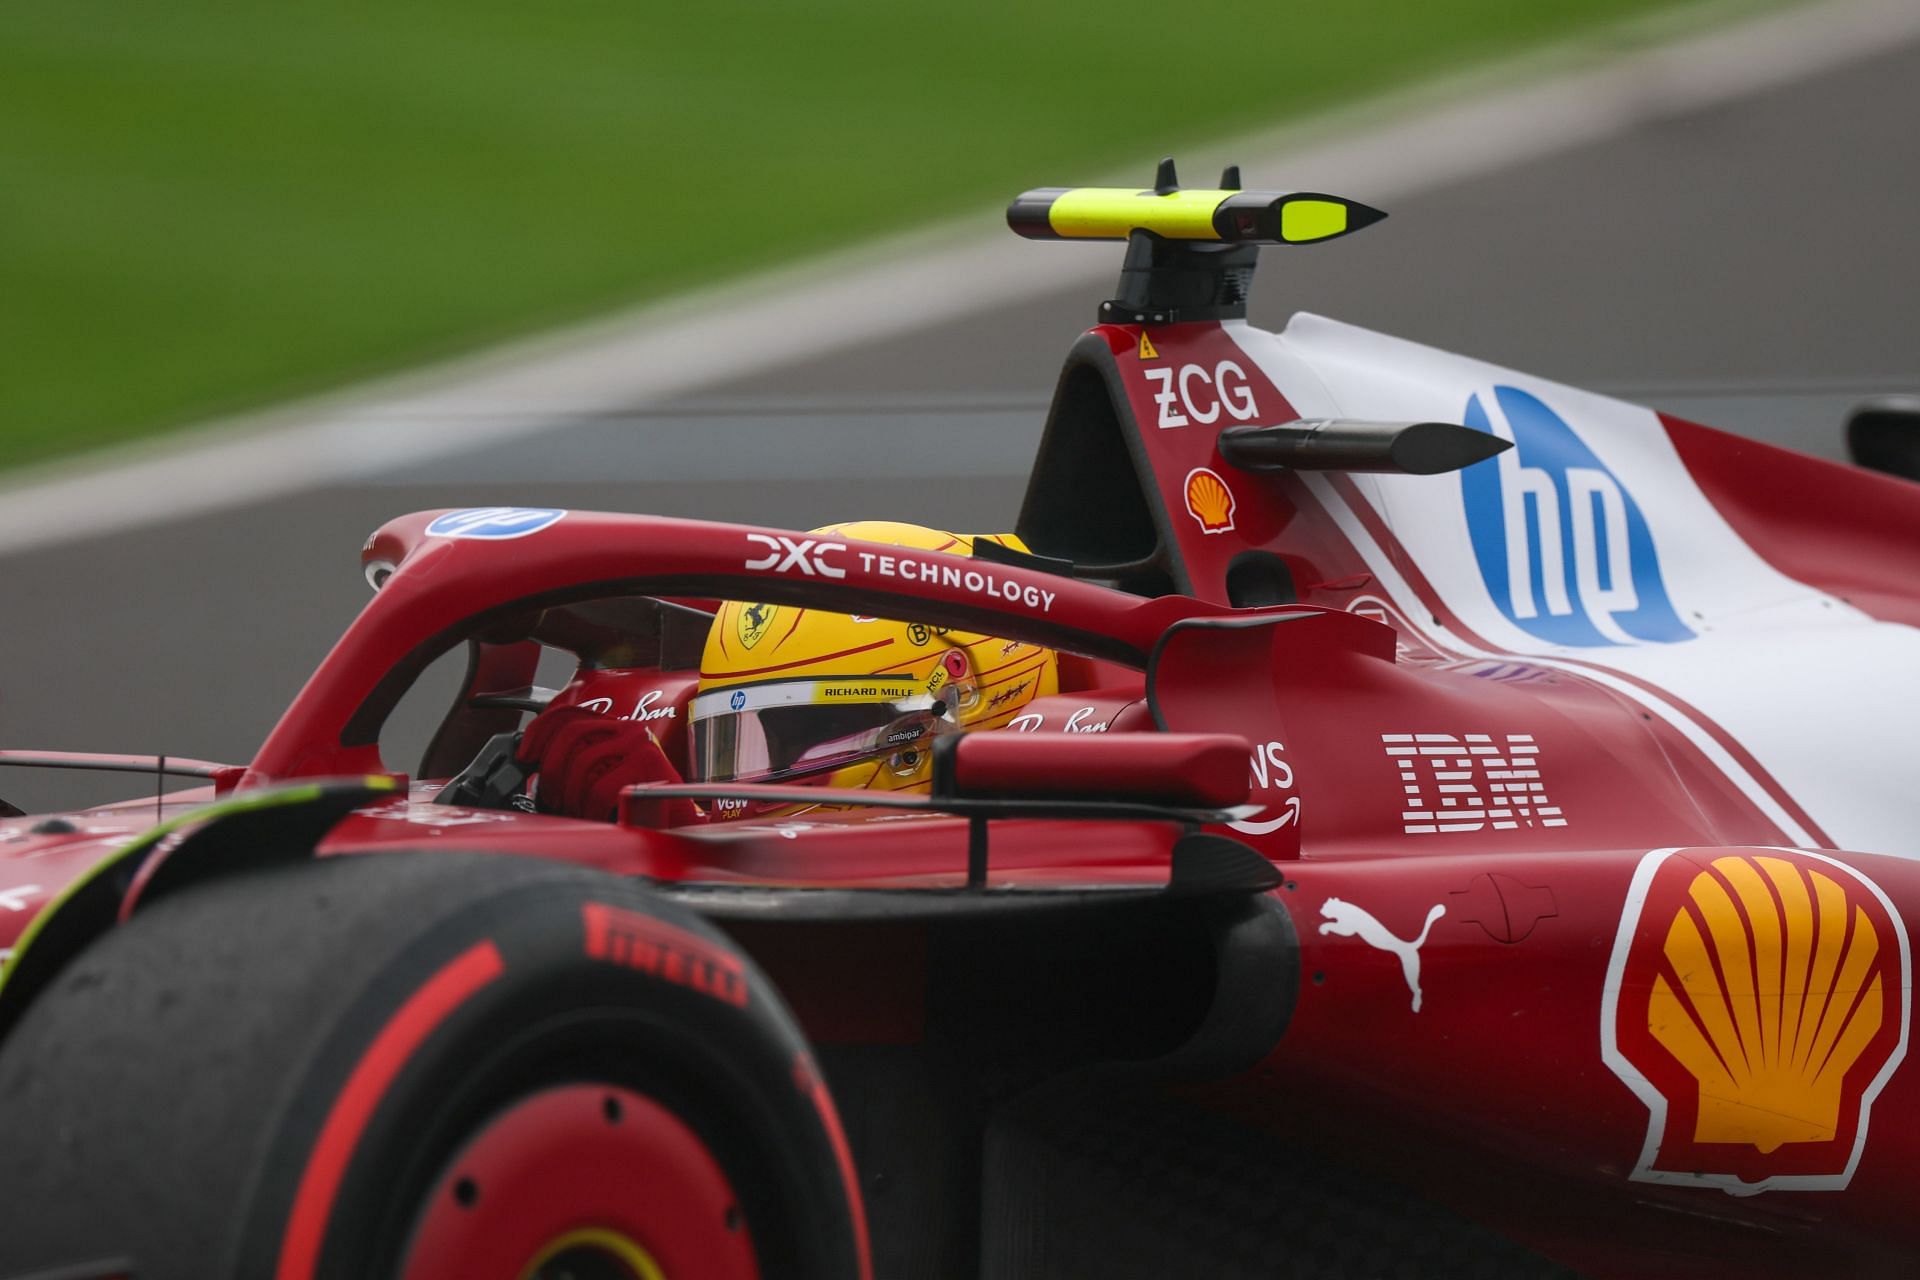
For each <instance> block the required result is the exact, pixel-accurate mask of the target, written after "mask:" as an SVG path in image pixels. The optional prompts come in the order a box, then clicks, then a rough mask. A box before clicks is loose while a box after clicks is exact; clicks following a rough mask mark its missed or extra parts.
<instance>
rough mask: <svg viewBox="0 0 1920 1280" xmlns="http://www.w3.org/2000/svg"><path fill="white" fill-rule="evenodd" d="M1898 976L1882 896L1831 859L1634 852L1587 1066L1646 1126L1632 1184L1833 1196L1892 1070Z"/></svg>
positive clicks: (1901, 1039) (1899, 935)
mask: <svg viewBox="0 0 1920 1280" xmlns="http://www.w3.org/2000/svg"><path fill="white" fill-rule="evenodd" d="M1910 964H1911V960H1910V957H1909V953H1908V947H1907V933H1906V926H1905V924H1904V923H1903V922H1902V920H1901V918H1900V916H1899V913H1898V912H1896V911H1895V910H1894V909H1893V905H1892V903H1891V902H1890V901H1889V899H1888V898H1887V896H1886V894H1885V893H1883V892H1882V891H1881V889H1880V887H1879V886H1878V885H1876V884H1874V883H1873V882H1872V881H1871V880H1869V879H1868V878H1867V877H1866V876H1864V875H1862V874H1861V873H1860V872H1858V871H1856V870H1854V869H1853V868H1851V867H1849V866H1847V865H1845V864H1844V863H1841V862H1839V861H1837V860H1835V859H1833V858H1830V857H1827V856H1825V855H1823V854H1817V853H1807V852H1801V851H1796V850H1786V849H1753V850H1739V851H1727V850H1699V849H1691V850H1680V849H1663V850H1659V851H1657V852H1655V853H1651V854H1648V855H1647V856H1646V858H1644V859H1642V861H1641V863H1640V867H1639V869H1638V871H1637V872H1636V873H1635V875H1634V880H1633V887H1632V888H1631V889H1630V890H1629V891H1628V895H1627V905H1626V912H1625V914H1624V916H1623V917H1622V919H1621V922H1620V932H1619V934H1618V936H1617V937H1616V938H1615V940H1614V948H1613V959H1612V963H1611V965H1610V966H1609V969H1608V973H1607V987H1606V992H1605V996H1604V998H1603V1001H1602V1004H1601V1015H1600V1016H1601V1026H1600V1036H1601V1051H1602V1056H1603V1057H1604V1058H1605V1060H1606V1063H1607V1065H1608V1066H1609V1067H1610V1068H1612V1070H1613V1072H1614V1074H1615V1075H1617V1076H1619V1077H1620V1079H1621V1080H1622V1081H1624V1082H1625V1083H1626V1085H1627V1087H1628V1088H1630V1089H1632V1090H1633V1092H1634V1093H1635V1094H1636V1095H1637V1096H1638V1097H1639V1098H1640V1100H1641V1101H1642V1102H1644V1103H1646V1105H1647V1109H1648V1112H1649V1119H1648V1125H1647V1136H1646V1141H1645V1142H1644V1144H1643V1145H1642V1147H1641V1152H1640V1158H1639V1162H1638V1163H1637V1165H1636V1166H1635V1168H1634V1172H1633V1175H1632V1176H1633V1178H1634V1180H1636V1181H1641V1182H1666V1183H1678V1184H1684V1185H1691V1186H1713V1187H1719V1188H1720V1189H1721V1190H1724V1191H1727V1192H1729V1193H1732V1194H1735V1195H1751V1194H1753V1193H1756V1192H1760V1191H1766V1190H1770V1189H1772V1190H1801V1191H1814V1190H1838V1189H1840V1188H1843V1187H1845V1186H1846V1185H1847V1183H1848V1182H1849V1181H1850V1180H1851V1179H1852V1177H1853V1171H1854V1168H1855V1167H1856V1166H1857V1165H1858V1163H1859V1160H1860V1153H1861V1152H1862V1151H1863V1150H1864V1149H1865V1146H1866V1141H1867V1128H1868V1118H1869V1113H1870V1111H1871V1109H1872V1106H1873V1101H1874V1099H1875V1098H1876V1097H1878V1096H1879V1093H1880V1091H1881V1089H1882V1088H1883V1087H1885V1085H1886V1083H1887V1081H1888V1079H1889V1078H1891V1077H1892V1075H1893V1072H1894V1069H1895V1068H1896V1067H1898V1066H1899V1065H1900V1062H1901V1060H1902V1059H1903V1058H1905V1056H1906V1050H1907V1024H1908V1001H1909V997H1908V991H1907V985H1908V984H1907V975H1908V973H1909V968H1910Z"/></svg>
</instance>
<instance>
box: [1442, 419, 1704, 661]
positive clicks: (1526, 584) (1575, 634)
mask: <svg viewBox="0 0 1920 1280" xmlns="http://www.w3.org/2000/svg"><path fill="white" fill-rule="evenodd" d="M1463 421H1465V423H1466V424H1467V425H1468V426H1470V427H1472V428H1474V429H1475V430H1477V431H1485V432H1487V433H1489V434H1491V435H1497V436H1501V437H1504V438H1506V439H1510V440H1512V441H1513V446H1514V447H1513V448H1511V449H1509V450H1507V451H1506V452H1505V453H1502V454H1501V455H1500V456H1499V457H1498V458H1492V459H1489V460H1488V461H1486V462H1483V463H1480V464H1479V465H1477V466H1472V467H1468V468H1467V469H1466V470H1464V471H1462V472H1461V473H1460V495H1461V499H1462V501H1463V502H1464V503H1465V505H1466V513H1467V533H1468V535H1469V536H1470V537H1471V538H1472V540H1473V554H1474V557H1475V559H1477V560H1478V561H1479V564H1480V576H1481V578H1482V579H1483V580H1484V581H1485V582H1486V585H1487V594H1489V595H1490V596H1492V597H1493V603H1494V604H1495V606H1497V607H1498V608H1499V610H1500V612H1501V613H1502V614H1504V615H1505V616H1506V618H1507V621H1509V622H1511V623H1513V625H1515V626H1516V627H1519V628H1520V629H1521V630H1522V631H1525V632H1527V633H1528V634H1529V635H1533V636H1537V637H1539V638H1540V639H1542V640H1546V641H1549V642H1551V643H1553V644H1563V645H1572V646H1576V647H1596V646H1600V645H1618V644H1640V643H1646V642H1653V643H1660V644H1671V643H1674V642H1675V641H1680V640H1691V639H1692V638H1693V634H1694V633H1693V631H1692V630H1691V629H1689V628H1688V627H1687V626H1686V624H1684V623H1682V622H1681V621H1680V618H1679V615H1678V614H1677V613H1675V612H1674V608H1673V602H1672V601H1671V600H1670V599H1668V597H1667V587H1666V583H1665V581H1664V580H1663V579H1662V577H1661V574H1660V557H1659V554H1658V553H1657V552H1656V551H1655V550H1654V545H1653V535H1652V534H1651V533H1650V532H1648V530H1647V522H1646V519H1645V517H1643V516H1642V515H1641V514H1640V508H1639V505H1638V504H1636V503H1635V502H1634V500H1633V495H1632V494H1630V493H1628V492H1627V490H1626V488H1625V486H1623V485H1622V484H1621V483H1620V481H1619V480H1618V479H1616V478H1615V477H1614V474H1613V472H1611V471H1609V470H1608V469H1607V467H1606V464H1604V463H1602V462H1601V461H1600V459H1599V458H1598V457H1596V456H1595V455H1594V453H1593V451H1592V450H1591V449H1589V448H1588V447H1587V446H1586V444H1585V442H1583V441H1582V440H1581V439H1580V437H1579V436H1578V435H1576V434H1575V433H1574V430H1573V428H1572V427H1570V426H1568V425H1567V423H1566V421H1565V420H1564V419H1562V418H1561V417H1560V415H1558V414H1556V413H1555V412H1554V411H1553V410H1552V409H1549V408H1548V407H1547V406H1546V405H1545V404H1544V403H1542V402H1541V401H1540V399H1539V398H1538V397H1536V396H1533V395H1530V394H1528V393H1527V392H1525V391H1522V390H1520V389H1519V388H1518V387H1495V388H1493V392H1492V394H1491V395H1490V396H1480V395H1475V396H1473V397H1471V398H1470V399H1468V401H1467V409H1466V416H1465V418H1464V419H1463Z"/></svg>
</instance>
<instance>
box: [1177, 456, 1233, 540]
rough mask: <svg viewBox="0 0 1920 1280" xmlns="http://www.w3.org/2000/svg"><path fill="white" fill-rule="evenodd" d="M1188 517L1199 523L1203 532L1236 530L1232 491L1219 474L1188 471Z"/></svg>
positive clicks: (1198, 470) (1203, 470)
mask: <svg viewBox="0 0 1920 1280" xmlns="http://www.w3.org/2000/svg"><path fill="white" fill-rule="evenodd" d="M1186 496H1187V514H1188V515H1190V516H1192V517H1193V518H1194V519H1195V520H1197V521H1199V522H1200V531H1201V532H1202V533H1227V532H1229V531H1231V530H1232V528H1233V507H1234V502H1233V490H1231V489H1229V488H1227V482H1226V481H1225V480H1222V479H1221V478H1220V476H1219V474H1218V473H1217V472H1214V471H1213V470H1211V469H1209V468H1207V467H1195V468H1194V469H1193V470H1191V471H1189V472H1187V483H1186Z"/></svg>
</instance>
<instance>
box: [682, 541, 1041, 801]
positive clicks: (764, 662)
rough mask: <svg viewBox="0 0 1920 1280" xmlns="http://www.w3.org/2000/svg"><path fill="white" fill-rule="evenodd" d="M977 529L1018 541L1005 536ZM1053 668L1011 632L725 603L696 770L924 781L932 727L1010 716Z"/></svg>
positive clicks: (704, 692)
mask: <svg viewBox="0 0 1920 1280" xmlns="http://www.w3.org/2000/svg"><path fill="white" fill-rule="evenodd" d="M813 532H815V533H819V534H826V535H828V536H831V537H839V538H852V539H857V540H860V541H865V542H879V543H886V544H888V545H891V546H896V547H913V548H916V549H919V550H922V551H946V552H951V553H953V554H955V555H971V554H972V553H973V542H974V539H973V538H972V537H969V536H966V535H964V534H952V533H942V532H940V531H938V530H935V529H927V528H923V527H921V526H919V525H914V524H901V523H898V522H895V521H888V520H862V521H856V522H854V523H851V524H840V525H833V526H830V527H828V528H825V529H815V530H813ZM981 536H983V537H987V538H989V539H990V540H991V541H994V542H997V543H1000V544H1001V545H1002V546H1008V547H1012V548H1014V549H1015V550H1018V551H1024V550H1026V548H1025V547H1024V546H1023V545H1021V543H1020V541H1019V540H1018V539H1017V538H1015V537H1013V536H1012V535H1011V534H991V535H981ZM1057 667H1058V663H1057V659H1056V658H1055V655H1054V651H1053V650H1051V649H1046V648H1042V647H1041V646H1039V645H1034V644H1027V643H1025V642H1023V641H1019V640H1001V639H997V638H995V637H993V636H985V635H981V634H979V633H977V632H970V631H966V632H963V631H953V630H948V629H946V628H942V627H934V626H929V625H927V624H925V623H920V622H899V621H895V620H893V619H890V618H866V617H859V616H855V615H848V614H844V613H826V612H823V611H821V610H819V609H806V608H801V607H799V606H797V605H785V604H781V605H774V604H756V603H752V602H748V601H728V602H727V603H726V604H724V605H722V606H721V608H720V611H719V612H718V613H717V614H716V615H715V616H714V620H713V627H712V629H711V630H710V631H708V633H707V647H706V651H705V653H704V655H703V656H702V658H701V661H700V687H699V691H698V693H697V694H696V695H695V697H694V700H693V707H692V713H691V715H690V717H689V719H688V729H689V731H690V735H691V742H690V747H691V750H690V756H691V765H692V778H693V780H694V781H698V782H756V783H783V784H797V783H802V782H804V783H809V784H817V785H821V786H827V787H869V788H875V789H879V790H884V791H909V790H915V789H919V790H925V789H926V788H927V786H928V785H929V779H930V776H931V771H932V751H931V748H932V745H933V739H934V737H936V736H938V735H940V734H943V733H957V732H964V731H967V730H972V729H998V728H1001V727H1004V726H1005V725H1006V724H1007V723H1008V722H1009V721H1010V720H1012V719H1013V718H1014V717H1015V716H1016V715H1018V714H1020V711H1021V709H1022V708H1024V707H1025V706H1026V705H1027V704H1028V703H1029V702H1031V701H1033V700H1034V699H1035V698H1038V697H1044V696H1046V695H1048V694H1051V693H1053V692H1055V690H1056V688H1057V686H1058V670H1057ZM810 807H812V806H810ZM745 811H746V810H745V808H744V807H743V806H725V805H723V806H720V807H719V808H718V809H717V810H716V814H717V816H722V817H726V816H737V815H738V814H740V813H742V812H745Z"/></svg>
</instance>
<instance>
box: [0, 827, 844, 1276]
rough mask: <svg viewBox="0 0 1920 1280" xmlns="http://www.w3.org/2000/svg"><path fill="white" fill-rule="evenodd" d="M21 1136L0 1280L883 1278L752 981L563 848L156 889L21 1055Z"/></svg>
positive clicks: (664, 912) (3, 1169) (835, 1158)
mask: <svg viewBox="0 0 1920 1280" xmlns="http://www.w3.org/2000/svg"><path fill="white" fill-rule="evenodd" d="M0 1135H4V1138H5V1143H6V1155H5V1158H4V1159H0V1206H4V1212H3V1213H0V1217H3V1218H4V1221H5V1228H4V1230H0V1276H6V1277H13V1276H17V1275H21V1274H28V1275H32V1274H37V1273H42V1272H57V1273H58V1274H63V1275H64V1274H67V1273H68V1270H69V1269H71V1268H80V1270H77V1271H75V1272H74V1274H81V1275H92V1274H94V1273H95V1271H96V1270H98V1271H99V1274H102V1275H109V1274H111V1275H118V1274H121V1273H122V1272H121V1270H119V1269H118V1268H125V1269H129V1270H130V1271H131V1273H132V1274H134V1275H137V1276H138V1277H139V1280H188V1278H189V1277H191V1278H193V1280H211V1278H216V1277H218V1278H226V1280H261V1278H262V1277H272V1278H274V1280H307V1278H309V1277H313V1278H326V1280H369V1278H372V1277H396V1278H401V1280H443V1278H446V1280H451V1278H452V1277H459V1278H460V1280H495V1278H496V1277H497V1278H498V1280H559V1278H560V1277H562V1276H570V1277H573V1278H574V1280H630V1278H631V1277H639V1278H640V1280H662V1278H664V1280H688V1278H691V1277H701V1278H704V1277H754V1276H759V1277H800V1278H806V1280H812V1278H815V1277H818V1278H821V1280H828V1278H831V1280H841V1278H842V1277H858V1276H861V1275H863V1274H864V1272H865V1270H866V1258H865V1242H864V1226H863V1216H862V1210H861V1208H860V1204H859V1201H858V1187H857V1183H856V1181H855V1179H854V1175H853V1171H852V1166H851V1162H850V1160H849V1158H848V1156H847V1151H846V1145H845V1141H844V1139H843V1137H842V1135H841V1131H840V1127H839V1122H838V1120H837V1119H836V1118H835V1115H834V1112H833V1106H832V1103H831V1101H830V1099H829V1098H828V1096H827V1092H826V1088H825V1086H824V1084H823V1083H822V1081H821V1079H820V1077H819V1075H818V1074H817V1073H816V1071H815V1068H814V1065H813V1061H812V1058H811V1057H810V1056H809V1054H808V1051H807V1048H806V1045H805V1043H804V1042H803V1040H802V1038H801V1036H800V1034H799V1032H798V1030H797V1029H796V1027H795V1025H794V1023H793V1020H792V1018H791V1017H790V1016H789V1015H788V1013H787V1012H786V1011H785V1009H784V1007H783V1006H782V1004H781V1002H780V1000H779V998H778V996H777V995H776V994H775V993H774V991H773V989H772V987H771V986H770V985H769V984H768V983H767V981H766V979H765V978H764V976H763V975H761V974H760V973H759V972H758V970H756V969H755V967H754V966H753V965H752V963H751V962H750V961H748V960H747V959H746V958H745V957H744V956H743V955H741V954H740V953H739V951H738V950H736V949H735V948H734V947H733V946H732V945H731V944H730V943H729V942H728V941H727V940H726V939H725V938H724V937H723V936H722V935H720V934H719V933H718V932H716V931H715V930H713V929H712V928H710V927H708V926H707V925H706V924H704V923H703V922H702V921H700V920H698V919H697V918H695V917H693V916H691V915H690V914H688V913H687V912H685V911H683V910H680V909H677V908H675V907H673V906H672V905H671V904H667V903H664V902H662V901H660V900H659V899H658V897H657V896H655V895H652V894H649V893H648V892H647V891H646V889H645V888H644V887H643V886H641V885H639V884H635V883H630V882H627V881H623V880H620V879H617V878H614V877H610V876H605V875H600V874H596V873H593V872H589V871H584V870H581V869H578V868H574V867H570V866H566V865H563V864H558V863H546V862H540V861H535V860H530V859H519V858H505V857H485V856H474V855H462V854H440V853H433V854H392V855H385V854H382V855H371V856H361V857H345V858H326V859H320V860H317V861H314V862H311V863H305V864H300V865H297V866H292V867H281V868H278V869H274V870H269V871H261V872H257V873H248V874H244V875H238V876H234V877H232V878H229V879H224V880H220V881H216V882H213V883H211V884H207V885H202V886H199V887H196V888H193V889H190V890H185V891H182V892H181V893H179V894H178V895H177V896H175V897H172V898H167V899H162V900H160V901H157V902H154V903H152V904H151V906H149V907H146V908H143V909H142V910H141V911H140V912H139V913H138V914H136V915H135V917H134V918H133V919H132V920H131V921H130V922H128V923H127V924H125V925H123V926H121V927H119V928H117V929H115V930H113V931H112V932H111V933H109V934H107V935H106V936H105V937H103V938H101V939H100V940H99V941H98V942H97V943H96V944H94V945H93V946H92V947H91V948H90V949H89V950H88V951H86V952H85V953H83V954H82V956H80V957H79V958H78V959H76V960H75V961H74V962H73V963H72V964H71V965H69V966H68V967H67V969H66V970H65V971H64V972H63V973H62V974H61V976H60V977H59V978H58V979H57V980H56V981H55V983H54V984H53V985H52V986H50V987H49V988H48V989H47V990H46V991H45V992H43V993H42V995H41V997H40V998H39V999H38V1000H37V1001H36V1003H35V1005H34V1006H33V1007H32V1008H30V1009H29V1010H28V1011H27V1012H26V1014H25V1016H24V1017H23V1018H22V1020H21V1021H20V1022H19V1024H18V1025H17V1026H16V1027H15V1028H14V1031H13V1033H12V1034H11V1035H10V1036H9V1038H8V1040H7V1042H6V1043H5V1044H4V1045H3V1046H0ZM101 1268H104V1270H102V1269H101Z"/></svg>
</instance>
